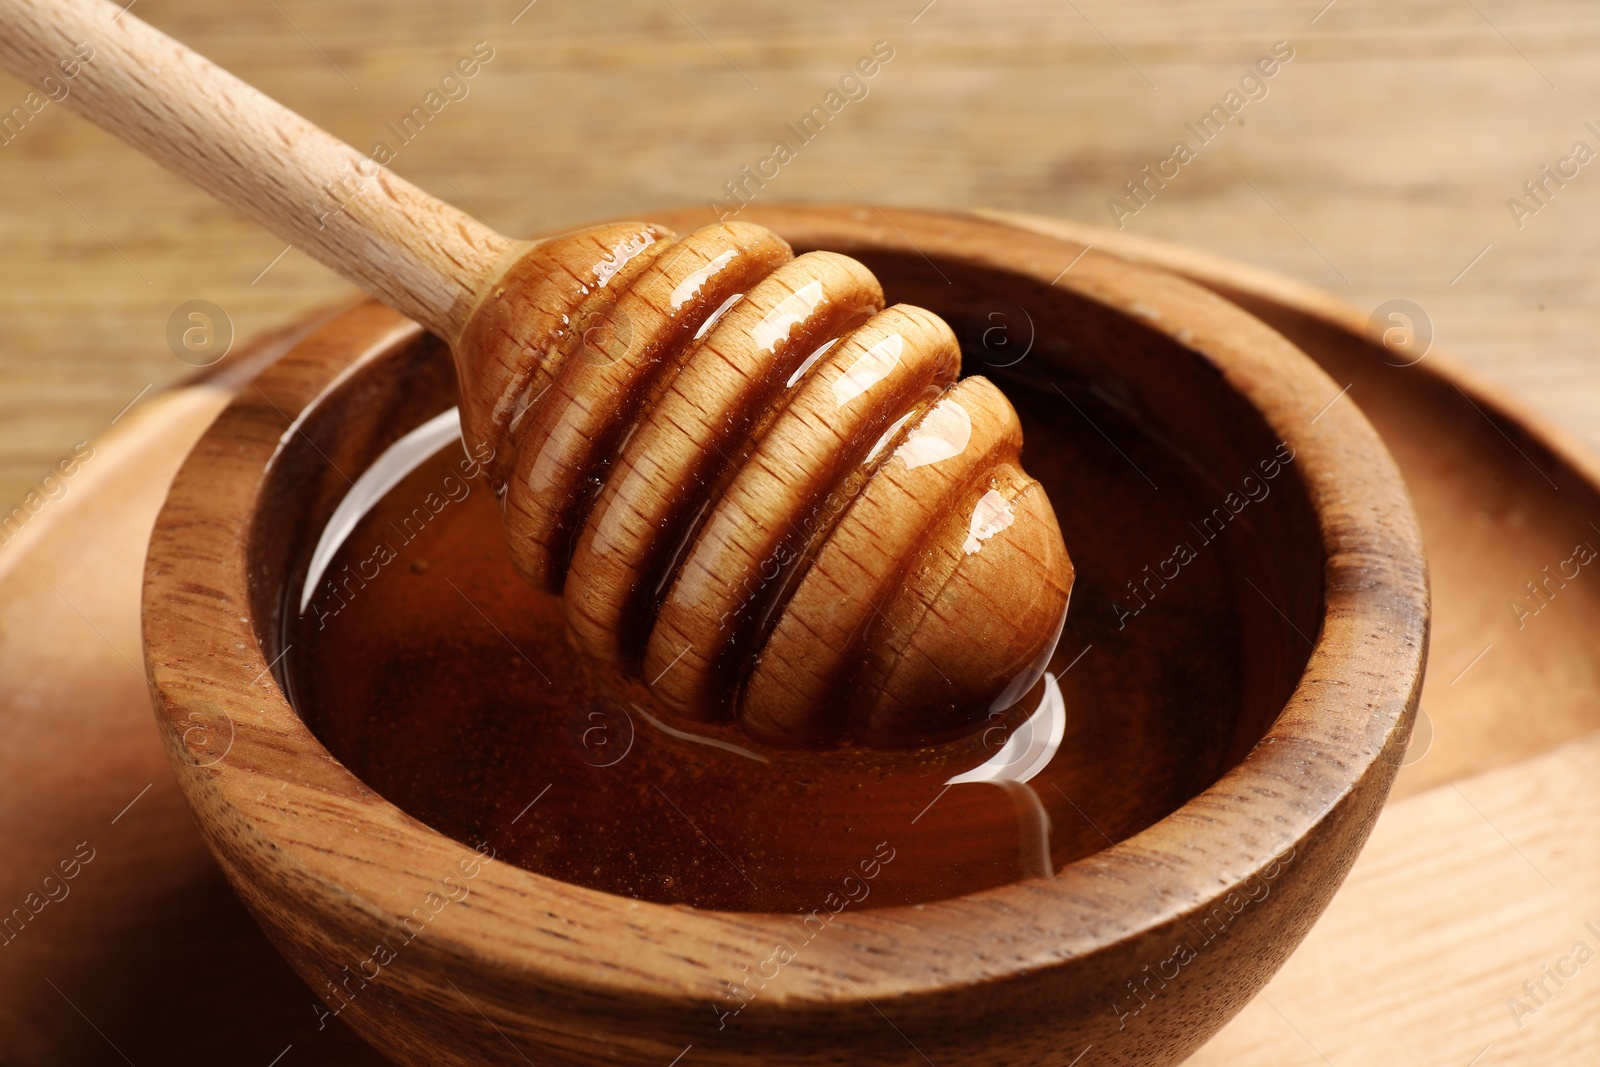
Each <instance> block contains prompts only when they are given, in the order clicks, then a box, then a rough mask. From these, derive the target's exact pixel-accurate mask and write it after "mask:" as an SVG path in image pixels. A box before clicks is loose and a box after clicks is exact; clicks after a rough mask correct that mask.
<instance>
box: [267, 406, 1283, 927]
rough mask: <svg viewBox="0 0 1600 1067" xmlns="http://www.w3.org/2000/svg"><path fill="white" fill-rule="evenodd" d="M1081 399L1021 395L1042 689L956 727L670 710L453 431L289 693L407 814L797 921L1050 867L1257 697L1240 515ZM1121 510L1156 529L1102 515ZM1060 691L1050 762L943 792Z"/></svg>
mask: <svg viewBox="0 0 1600 1067" xmlns="http://www.w3.org/2000/svg"><path fill="white" fill-rule="evenodd" d="M1071 398H1072V399H1073V401H1074V404H1075V405H1076V408H1077V412H1078V414H1079V415H1081V416H1082V417H1083V422H1081V423H1078V424H1074V422H1073V421H1070V420H1069V419H1068V418H1066V417H1064V416H1063V414H1062V410H1061V404H1060V403H1059V402H1052V400H1051V398H1050V396H1049V395H1048V394H1041V393H1037V392H1030V391H1026V390H1020V391H1014V394H1013V399H1014V402H1015V403H1016V405H1017V408H1018V410H1019V412H1020V414H1021V416H1022V418H1023V420H1024V427H1025V433H1026V435H1027V442H1028V447H1027V452H1026V454H1025V456H1024V460H1025V462H1026V463H1027V465H1028V468H1029V470H1030V471H1032V472H1034V473H1035V474H1036V476H1037V477H1039V478H1040V480H1041V481H1042V482H1043V483H1044V484H1045V486H1046V488H1047V489H1048V490H1049V491H1050V494H1051V497H1052V499H1053V500H1055V501H1057V514H1058V516H1059V519H1060V522H1061V525H1062V529H1063V532H1064V534H1065V537H1066V540H1067V544H1068V545H1069V546H1070V547H1071V550H1072V552H1073V556H1074V560H1075V562H1076V564H1077V567H1078V578H1077V584H1076V587H1075V589H1074V593H1073V603H1072V607H1071V610H1070V612H1069V614H1068V619H1067V623H1066V626H1065V630H1064V632H1063V635H1062V638H1061V641H1060V644H1059V646H1058V647H1057V650H1056V652H1055V655H1054V658H1053V661H1052V663H1051V665H1050V674H1049V677H1048V679H1047V681H1045V682H1041V683H1040V685H1038V686H1036V687H1035V689H1034V690H1033V691H1032V692H1031V693H1030V695H1029V696H1028V698H1026V699H1025V701H1024V703H1023V704H1022V705H1019V706H1018V708H1016V709H1013V711H1011V712H1010V713H1007V714H1005V715H1002V716H997V717H996V719H995V720H994V721H993V722H992V723H991V724H990V725H989V726H988V727H987V728H985V729H982V730H978V731H976V732H974V733H972V734H971V735H969V736H967V737H965V738H962V739H958V740H955V741H951V742H948V743H945V744H943V745H937V746H928V747H923V748H919V749H911V750H899V751H896V750H878V749H871V748H864V747H844V748H827V749H819V750H807V749H781V748H773V747H768V746H764V745H762V744H760V743H758V742H756V741H754V740H752V739H751V738H750V737H748V736H747V735H745V734H744V732H743V731H742V730H740V729H739V728H738V726H737V725H735V724H732V723H729V724H726V725H720V726H719V725H711V726H707V725H705V724H691V723H687V722H682V721H676V720H674V719H673V718H672V717H671V715H670V714H669V713H668V712H667V711H666V710H665V709H663V708H661V707H659V706H657V705H655V704H654V703H653V702H652V700H651V698H650V695H649V693H648V692H647V690H646V688H645V686H644V685H643V684H642V683H641V682H640V681H638V680H635V679H630V678H629V677H627V676H626V675H625V674H623V673H622V672H619V671H617V670H616V669H615V668H613V667H610V666H607V665H603V664H598V663H595V662H591V661H588V660H586V659H585V658H583V657H582V656H580V655H578V654H577V653H576V652H574V651H573V649H572V647H571V645H570V644H569V641H568V639H567V636H566V633H565V624H564V621H563V618H562V613H561V604H560V601H559V599H558V598H556V597H553V596H550V595H548V594H545V593H541V592H538V591H536V590H534V589H532V588H530V587H529V586H527V585H526V584H525V583H523V582H522V581H520V580H518V578H517V575H516V573H515V571H514V570H513V569H512V566H511V563H510V561H509V559H508V556H507V550H506V547H505V543H504V539H503V535H502V530H501V520H500V513H499V508H498V507H497V503H496V500H495V498H494V496H493V494H492V492H491V491H490V490H489V488H488V487H487V485H486V484H485V482H484V480H483V477H482V475H481V472H479V470H478V466H477V464H475V463H473V462H472V461H471V460H470V458H469V457H467V456H466V455H465V453H464V452H463V451H462V449H461V446H460V445H459V443H455V444H452V445H450V446H448V447H446V448H445V449H444V450H443V451H441V452H439V453H438V454H436V455H434V456H433V457H432V458H429V459H427V460H426V461H424V462H422V463H421V465H420V466H418V467H417V468H416V469H415V470H413V471H412V472H411V473H410V474H409V475H408V476H406V477H405V478H404V480H402V481H401V482H399V484H397V485H396V486H395V487H394V488H393V489H392V490H390V491H389V492H388V493H387V494H386V495H385V496H384V497H383V498H382V499H381V500H380V501H379V502H378V503H377V504H376V505H375V506H374V507H373V508H372V509H371V510H370V511H369V512H368V513H367V514H366V515H365V516H363V517H362V518H361V519H360V521H359V522H358V523H357V525H356V526H355V528H354V529H353V530H352V531H351V532H350V534H349V536H348V537H346V538H345V539H344V541H343V543H342V545H341V546H340V548H339V550H338V552H337V553H336V554H335V555H334V557H333V559H332V562H331V563H330V564H329V565H328V567H327V570H326V572H325V575H324V577H323V578H322V579H321V580H320V582H318V583H317V586H316V592H315V594H314V595H312V597H311V599H310V601H309V602H308V604H307V606H306V609H305V611H304V612H303V613H302V614H300V615H299V616H298V617H296V618H293V619H291V620H290V622H289V624H288V626H287V628H286V632H285V634H284V640H285V644H286V645H287V646H288V647H289V648H290V649H291V651H290V652H289V654H288V655H287V656H286V657H285V663H284V667H283V674H284V676H285V678H286V680H287V682H288V684H289V689H290V695H291V699H292V701H293V702H294V704H295V706H296V708H297V710H298V711H299V712H300V714H301V715H302V716H304V718H305V719H306V721H307V722H308V724H309V725H310V726H311V728H312V729H313V730H314V731H315V732H316V734H317V735H318V737H319V738H320V739H321V740H322V741H323V743H324V744H326V745H327V747H328V748H329V750H330V751H331V752H332V753H333V755H334V756H336V757H337V758H338V759H339V760H340V761H342V762H343V763H344V764H345V765H346V766H348V767H349V768H350V769H351V770H352V771H353V772H354V773H355V774H357V775H358V776H359V777H360V778H362V779H363V780H364V781H365V782H366V783H367V784H368V785H370V786H372V787H373V788H374V789H376V790H377V791H378V792H380V793H381V794H382V795H384V796H385V797H386V798H388V799H389V800H390V801H392V802H394V803H395V804H397V805H398V806H399V807H400V808H402V809H403V810H405V811H406V812H408V813H409V814H411V815H412V816H414V817H415V818H417V819H419V820H421V821H423V822H424V823H426V824H428V825H430V826H432V827H434V828H435V829H437V830H439V831H441V832H444V833H446V834H449V835H451V836H453V837H455V838H457V839H458V840H461V841H463V842H466V843H469V844H472V845H480V844H486V845H488V846H489V847H491V848H493V849H494V850H495V852H496V854H497V855H498V856H500V857H501V858H502V859H504V860H506V861H508V862H511V863H515V864H519V865H521V866H523V867H526V868H528V869H529V870H532V871H536V872H538V873H540V874H544V875H548V876H550V877H552V878H558V879H562V880H564V881H567V882H572V883H576V884H579V885H583V886H588V887H592V888H594V889H599V890H604V891H606V892H611V893H617V894H621V895H624V896H630V897H636V898H639V899H643V900H651V901H658V902H663V903H683V904H691V905H694V906H697V907H703V908H716V909H728V910H748V911H755V910H760V911H779V912H785V911H789V912H804V911H810V910H811V909H814V908H817V907H820V906H828V907H835V906H837V907H854V908H872V907H881V906H887V905H893V904H909V903H920V902H925V901H931V900H937V899H942V898H946V897H951V896H955V895H959V894H963V893H968V892H972V891H975V890H980V889H983V888H986V887H990V886H997V885H1002V884H1005V883H1008V882H1012V881H1015V880H1018V879H1020V878H1025V877H1032V876H1039V875H1044V874H1048V873H1049V872H1051V871H1053V870H1055V869H1058V868H1059V867H1060V866H1062V865H1063V864H1066V863H1069V862H1071V861H1072V860H1074V859H1077V858H1080V857H1082V856H1085V855H1088V854H1090V853H1093V852H1095V851H1097V850H1099V849H1101V848H1103V847H1105V846H1106V845H1107V843H1108V842H1111V841H1116V840H1120V839H1122V838H1125V837H1127V836H1129V835H1130V834H1133V833H1135V832H1137V831H1138V830H1140V829H1141V828H1143V827H1145V826H1147V825H1149V824H1150V823H1152V822H1154V821H1155V820H1157V819H1159V818H1161V817H1162V816H1164V815H1166V814H1168V813H1169V812H1171V811H1172V810H1174V809H1175V808H1177V807H1178V806H1179V805H1181V804H1182V803H1183V802H1184V801H1186V800H1187V799H1189V798H1190V797H1192V796H1193V795H1194V794H1196V793H1197V792H1199V791H1200V790H1201V789H1203V788H1204V787H1205V786H1207V785H1209V784H1210V783H1211V782H1212V781H1214V780H1215V779H1216V778H1217V777H1218V776H1219V775H1220V774H1221V773H1222V771H1223V770H1225V769H1226V767H1227V766H1228V764H1229V762H1230V759H1231V758H1236V756H1237V754H1238V751H1239V746H1240V744H1241V738H1240V737H1239V736H1238V731H1239V729H1240V727H1239V724H1240V723H1241V722H1250V721H1260V712H1261V709H1251V708H1246V707H1244V706H1243V704H1244V702H1245V700H1246V686H1245V685H1244V684H1243V679H1242V666H1241V663H1240V662H1239V658H1238V652H1237V649H1238V648H1239V646H1240V640H1239V629H1240V620H1239V617H1238V608H1237V601H1236V600H1235V593H1234V590H1233V583H1232V582H1230V580H1229V569H1230V567H1235V566H1237V560H1238V559H1239V558H1240V555H1241V553H1248V551H1249V540H1248V539H1249V536H1250V534H1249V532H1248V531H1245V530H1237V531H1230V532H1228V533H1227V534H1223V535H1220V536H1218V537H1217V538H1215V539H1214V540H1213V541H1209V542H1207V541H1201V540H1199V538H1198V537H1197V535H1196V533H1195V532H1194V530H1193V528H1192V526H1191V525H1190V524H1191V522H1192V520H1193V518H1194V517H1195V516H1199V515H1204V514H1206V513H1208V512H1209V511H1210V510H1211V506H1212V504H1213V503H1214V501H1212V500H1210V499H1209V496H1210V495H1211V494H1212V493H1214V487H1213V486H1211V485H1210V484H1208V483H1207V482H1206V480H1205V479H1204V478H1203V477H1201V476H1199V475H1198V474H1197V472H1195V471H1194V470H1192V469H1191V468H1190V467H1189V466H1188V465H1187V464H1186V463H1185V462H1184V460H1183V459H1182V457H1179V456H1176V455H1173V454H1171V453H1169V452H1167V451H1166V450H1164V449H1163V448H1162V447H1161V446H1160V445H1159V444H1158V443H1157V442H1155V441H1153V440H1151V439H1150V438H1148V437H1146V436H1144V435H1143V434H1142V433H1141V432H1140V430H1139V428H1138V427H1137V426H1136V425H1135V424H1133V423H1132V422H1131V421H1130V420H1129V419H1127V418H1126V417H1125V416H1124V415H1123V414H1122V413H1121V412H1120V411H1119V410H1117V409H1116V408H1115V407H1113V406H1111V405H1110V404H1107V403H1103V402H1102V401H1101V399H1100V397H1099V396H1098V395H1097V394H1096V392H1095V391H1094V390H1091V389H1082V390H1074V391H1073V393H1072V394H1071ZM1068 411H1069V412H1071V411H1072V409H1071V408H1068ZM1091 420H1092V425H1089V424H1088V423H1089V422H1090V421H1091ZM1157 484H1159V485H1160V487H1161V488H1160V489H1159V491H1157V490H1155V489H1154V488H1153V486H1154V485H1157ZM1129 514H1136V515H1139V516H1141V521H1139V522H1138V523H1134V524H1129V523H1126V522H1119V523H1111V522H1109V521H1108V520H1107V517H1108V516H1116V515H1124V516H1125V515H1129ZM1230 537H1231V540H1230ZM1179 541H1184V542H1188V543H1191V544H1194V545H1195V546H1196V547H1195V551H1194V553H1193V558H1191V559H1187V560H1186V561H1185V562H1184V564H1183V566H1182V567H1181V572H1180V573H1179V574H1178V575H1177V576H1176V577H1175V578H1173V579H1171V580H1169V581H1163V582H1161V583H1160V584H1159V586H1153V585H1150V584H1149V581H1148V579H1145V584H1144V585H1143V586H1142V587H1141V586H1140V585H1138V584H1136V583H1138V582H1139V580H1140V578H1141V575H1144V574H1146V573H1148V572H1147V571H1146V568H1147V567H1149V566H1154V565H1159V564H1160V563H1161V562H1162V561H1166V560H1168V559H1169V558H1170V557H1171V555H1172V546H1173V544H1174V543H1175V542H1179ZM1141 588H1143V589H1144V591H1145V592H1144V595H1143V596H1142V597H1140V598H1139V599H1138V600H1135V599H1134V597H1135V595H1136V594H1137V593H1138V592H1139V590H1140V589H1141ZM1135 604H1137V605H1138V607H1137V610H1135V608H1134V605H1135ZM1051 685H1054V686H1056V687H1057V688H1058V690H1059V694H1060V702H1059V712H1058V714H1059V715H1060V716H1061V717H1063V718H1064V724H1063V727H1062V736H1061V740H1060V743H1059V746H1058V747H1056V748H1055V750H1054V752H1053V755H1051V756H1050V758H1049V759H1048V761H1047V762H1045V763H1044V764H1043V766H1042V767H1037V768H1030V770H1031V771H1032V773H1031V774H1030V775H1029V776H1028V778H1027V780H1026V781H1015V780H1009V781H1008V780H1005V779H1006V778H1007V773H1006V771H1007V769H1006V768H1002V771H1001V773H1000V774H999V775H998V777H999V778H1000V779H1001V780H1000V781H968V782H961V783H958V784H953V785H952V784H948V783H949V782H950V780H951V779H952V778H955V777H957V776H959V775H962V774H963V773H964V772H971V771H972V770H973V769H974V768H977V767H980V766H982V765H984V764H985V763H986V761H992V760H993V759H994V758H995V754H996V752H997V751H1000V750H1001V749H1002V747H1003V746H1004V744H1005V743H1006V742H1007V741H1008V740H1010V739H1011V738H1012V737H1013V735H1014V734H1015V733H1017V732H1019V731H1022V732H1026V731H1029V730H1035V729H1042V727H1041V726H1040V721H1041V716H1040V715H1039V714H1037V709H1039V708H1040V706H1041V704H1042V703H1043V702H1044V701H1045V700H1046V699H1049V698H1051V695H1050V694H1049V692H1048V690H1049V687H1050V686H1051ZM1276 699H1281V694H1278V696H1277V698H1276ZM1030 715H1031V717H1030ZM1244 741H1245V743H1247V742H1248V738H1246V739H1244ZM1036 747H1037V746H1036ZM1009 770H1010V771H1017V770H1019V768H1016V767H1013V768H1009Z"/></svg>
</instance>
